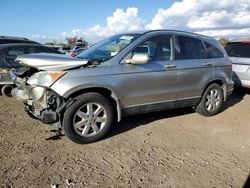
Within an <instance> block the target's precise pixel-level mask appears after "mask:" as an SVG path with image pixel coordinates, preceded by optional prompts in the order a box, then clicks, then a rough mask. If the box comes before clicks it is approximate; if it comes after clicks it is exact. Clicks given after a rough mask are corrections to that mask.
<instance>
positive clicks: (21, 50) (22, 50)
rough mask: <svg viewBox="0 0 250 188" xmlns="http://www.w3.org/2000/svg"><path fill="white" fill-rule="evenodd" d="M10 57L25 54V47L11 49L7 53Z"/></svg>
mask: <svg viewBox="0 0 250 188" xmlns="http://www.w3.org/2000/svg"><path fill="white" fill-rule="evenodd" d="M7 54H8V55H9V56H18V55H22V54H25V48H24V47H15V48H10V49H9V50H8V52H7Z"/></svg>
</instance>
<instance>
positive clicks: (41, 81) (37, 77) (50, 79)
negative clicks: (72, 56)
mask: <svg viewBox="0 0 250 188" xmlns="http://www.w3.org/2000/svg"><path fill="white" fill-rule="evenodd" d="M64 74H66V72H64V71H41V72H38V73H36V74H34V75H32V76H31V77H30V78H29V79H28V81H27V83H28V84H30V85H40V86H45V87H49V86H50V85H51V84H53V83H54V82H55V81H56V80H58V79H59V78H60V77H62V76H63V75H64Z"/></svg>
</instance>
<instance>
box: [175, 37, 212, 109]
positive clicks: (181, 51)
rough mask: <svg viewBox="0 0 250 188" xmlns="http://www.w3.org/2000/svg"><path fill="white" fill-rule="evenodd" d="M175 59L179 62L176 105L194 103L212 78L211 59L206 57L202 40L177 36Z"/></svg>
mask: <svg viewBox="0 0 250 188" xmlns="http://www.w3.org/2000/svg"><path fill="white" fill-rule="evenodd" d="M178 44H179V48H178V50H177V51H178V53H177V59H178V62H179V64H180V78H179V86H178V94H177V99H178V103H177V106H179V107H181V106H187V105H193V104H196V103H197V102H198V101H199V100H200V97H201V94H202V92H203V88H204V86H205V85H206V83H207V82H208V80H210V79H211V80H212V78H213V61H212V59H211V58H208V56H207V51H206V48H205V45H204V43H203V42H202V40H199V39H197V38H193V37H189V36H178Z"/></svg>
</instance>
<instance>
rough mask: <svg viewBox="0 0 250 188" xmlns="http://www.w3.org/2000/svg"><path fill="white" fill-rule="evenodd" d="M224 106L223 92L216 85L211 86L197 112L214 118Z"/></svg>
mask: <svg viewBox="0 0 250 188" xmlns="http://www.w3.org/2000/svg"><path fill="white" fill-rule="evenodd" d="M222 105H223V91H222V88H221V86H219V85H218V84H216V83H213V84H211V85H210V86H208V87H207V89H206V90H205V92H204V94H203V96H202V99H201V101H200V103H199V104H198V106H197V107H196V111H197V112H198V113H199V114H201V115H203V116H213V115H215V114H217V113H218V112H219V111H220V109H221V107H222Z"/></svg>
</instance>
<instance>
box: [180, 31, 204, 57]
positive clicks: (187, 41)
mask: <svg viewBox="0 0 250 188" xmlns="http://www.w3.org/2000/svg"><path fill="white" fill-rule="evenodd" d="M178 39H179V45H180V52H179V55H178V58H177V59H206V58H207V54H206V50H205V48H204V45H203V43H202V42H201V40H198V39H195V38H191V37H184V36H179V37H178Z"/></svg>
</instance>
